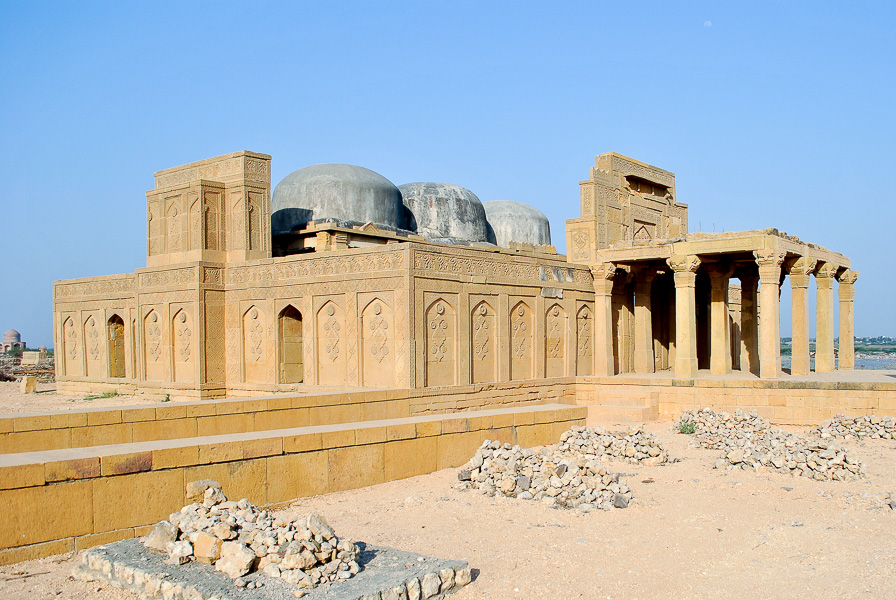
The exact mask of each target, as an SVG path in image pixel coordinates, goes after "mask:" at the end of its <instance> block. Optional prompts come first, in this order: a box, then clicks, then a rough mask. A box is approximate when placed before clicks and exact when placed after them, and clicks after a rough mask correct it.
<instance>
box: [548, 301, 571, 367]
mask: <svg viewBox="0 0 896 600" xmlns="http://www.w3.org/2000/svg"><path fill="white" fill-rule="evenodd" d="M545 332H546V335H545V340H544V342H545V343H544V373H545V377H565V376H566V360H567V352H566V339H567V324H566V311H565V310H563V307H562V306H560V305H559V304H553V305H551V306H550V307H549V308H548V310H547V313H546V314H545Z"/></svg>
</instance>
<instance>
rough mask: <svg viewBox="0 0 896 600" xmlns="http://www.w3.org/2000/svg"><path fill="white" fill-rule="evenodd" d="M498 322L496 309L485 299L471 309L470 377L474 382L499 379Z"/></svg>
mask: <svg viewBox="0 0 896 600" xmlns="http://www.w3.org/2000/svg"><path fill="white" fill-rule="evenodd" d="M497 322H498V318H497V313H496V312H495V309H494V308H493V307H492V305H491V304H489V303H488V302H486V301H485V300H482V301H480V302H479V303H477V304H476V306H474V307H473V310H472V311H470V343H471V352H470V377H471V381H472V382H473V383H487V382H490V381H497V380H498V327H497Z"/></svg>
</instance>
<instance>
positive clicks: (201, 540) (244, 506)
mask: <svg viewBox="0 0 896 600" xmlns="http://www.w3.org/2000/svg"><path fill="white" fill-rule="evenodd" d="M214 483H215V482H193V483H191V484H190V485H193V486H197V485H198V486H200V488H199V489H202V487H201V486H202V485H203V484H204V485H206V486H208V487H206V488H205V489H204V493H203V492H201V491H200V492H199V493H201V494H202V495H201V497H199V498H196V499H197V500H198V499H201V500H202V501H201V502H194V503H192V504H190V505H188V506H185V507H183V508H182V509H181V510H180V511H179V512H176V513H173V514H171V516H170V517H169V519H168V520H167V521H161V522H159V523H158V524H157V525H156V526H155V528H154V529H153V531H152V533H151V534H150V535H148V536H147V537H146V538H145V539H144V541H143V544H144V546H145V547H147V548H151V549H153V550H158V551H160V552H164V553H166V554H168V560H167V562H168V563H170V564H183V563H186V562H188V561H191V560H197V561H200V562H204V563H207V564H211V565H214V566H215V569H216V570H218V571H221V572H222V573H224V574H225V575H227V576H228V577H230V578H232V579H233V580H234V583H235V585H237V586H239V587H243V586H253V587H254V586H256V585H258V584H257V583H253V582H249V583H247V582H246V581H245V580H244V579H243V576H245V575H247V574H248V573H250V572H253V571H261V572H262V573H263V574H264V575H267V576H269V577H275V578H280V579H282V580H284V581H286V582H287V583H289V584H293V585H296V586H297V587H298V588H299V589H300V590H301V589H311V588H314V587H315V586H317V585H319V584H323V583H327V582H334V581H341V580H345V579H349V578H350V577H351V576H352V575H354V574H357V573H358V571H359V570H360V566H359V565H358V556H359V554H360V549H359V548H358V546H356V545H355V544H354V542H352V540H349V539H340V538H338V537H336V533H335V532H334V531H333V528H332V527H330V525H329V524H328V523H327V521H326V519H324V518H323V517H322V516H320V515H318V514H316V513H312V514H311V515H309V516H308V517H307V518H305V519H300V520H293V521H288V520H284V519H281V518H275V517H273V516H272V515H270V514H269V513H268V512H267V511H265V510H259V509H258V508H257V507H256V506H254V505H252V504H251V503H250V502H249V500H247V499H245V498H244V499H242V500H240V501H239V502H234V501H231V500H228V499H227V498H226V497H225V496H224V492H222V491H221V489H220V486H218V487H215V486H214V485H209V484H214ZM197 495H198V494H197V493H196V489H194V490H193V493H192V494H191V490H190V489H189V488H188V496H194V497H195V496H197Z"/></svg>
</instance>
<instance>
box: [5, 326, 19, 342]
mask: <svg viewBox="0 0 896 600" xmlns="http://www.w3.org/2000/svg"><path fill="white" fill-rule="evenodd" d="M3 340H4V341H7V342H19V341H21V340H22V334H21V333H19V332H18V331H16V330H15V329H8V330H7V331H6V333H4V334H3Z"/></svg>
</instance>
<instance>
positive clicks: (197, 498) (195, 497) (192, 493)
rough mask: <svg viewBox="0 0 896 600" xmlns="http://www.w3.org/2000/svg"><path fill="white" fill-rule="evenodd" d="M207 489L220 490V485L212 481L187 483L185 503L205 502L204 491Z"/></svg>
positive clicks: (204, 480)
mask: <svg viewBox="0 0 896 600" xmlns="http://www.w3.org/2000/svg"><path fill="white" fill-rule="evenodd" d="M209 488H218V489H221V484H220V483H218V482H217V481H215V480H214V479H202V480H199V481H191V482H189V483H188V484H187V501H188V502H200V503H201V502H202V501H203V500H205V490H207V489H209Z"/></svg>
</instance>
